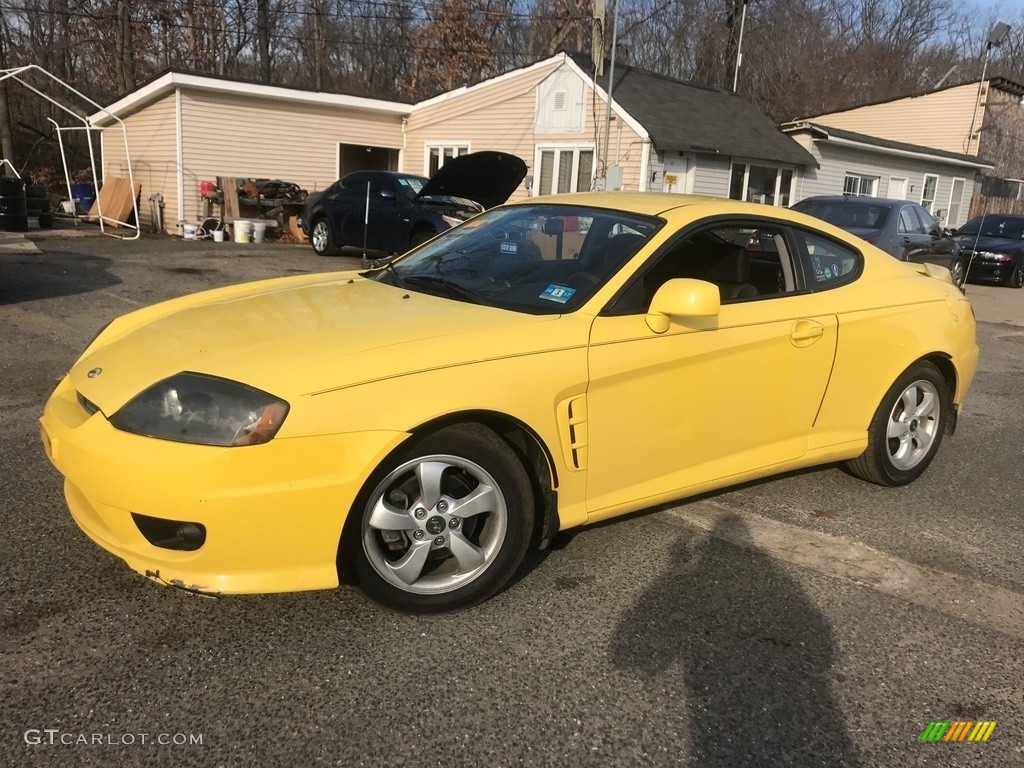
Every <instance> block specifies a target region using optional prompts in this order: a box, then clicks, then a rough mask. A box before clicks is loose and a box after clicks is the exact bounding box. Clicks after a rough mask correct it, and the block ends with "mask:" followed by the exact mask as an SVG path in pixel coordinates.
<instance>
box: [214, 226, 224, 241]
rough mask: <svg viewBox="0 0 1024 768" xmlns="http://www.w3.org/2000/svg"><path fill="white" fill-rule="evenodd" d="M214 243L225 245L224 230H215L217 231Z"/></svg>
mask: <svg viewBox="0 0 1024 768" xmlns="http://www.w3.org/2000/svg"><path fill="white" fill-rule="evenodd" d="M213 242H215V243H223V242H224V230H223V229H215V230H213Z"/></svg>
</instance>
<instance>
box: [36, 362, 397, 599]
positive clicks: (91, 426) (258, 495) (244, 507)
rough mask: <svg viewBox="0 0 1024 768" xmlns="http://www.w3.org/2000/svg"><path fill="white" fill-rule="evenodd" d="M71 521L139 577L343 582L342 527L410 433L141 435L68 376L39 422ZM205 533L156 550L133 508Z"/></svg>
mask: <svg viewBox="0 0 1024 768" xmlns="http://www.w3.org/2000/svg"><path fill="white" fill-rule="evenodd" d="M40 425H41V429H42V439H43V444H44V447H45V448H46V453H47V456H48V457H49V459H50V461H51V462H52V463H53V465H54V466H55V467H56V468H57V470H58V471H59V472H60V473H61V474H62V475H63V476H64V493H65V497H66V499H67V503H68V508H69V509H70V512H71V516H72V517H73V518H74V520H75V522H76V523H77V524H78V525H79V527H80V528H81V529H82V530H83V531H84V532H85V533H86V534H87V535H88V536H89V538H91V539H92V540H93V541H95V542H96V543H97V544H99V545H100V546H101V547H103V548H104V549H106V550H107V551H109V552H111V553H112V554H114V555H117V556H118V557H120V558H121V559H122V560H124V561H125V562H126V563H127V564H128V565H129V567H131V568H132V569H133V570H135V571H137V572H138V573H140V574H142V575H145V576H149V577H150V578H153V579H155V580H157V581H159V582H161V583H170V584H174V585H175V586H181V587H184V588H187V589H191V590H195V591H200V592H204V593H214V594H222V593H223V594H227V593H256V592H290V591H297V590H306V589H325V588H331V587H335V586H337V584H338V572H337V564H336V563H337V552H338V543H339V541H340V537H341V531H342V528H343V527H344V524H345V519H346V517H347V515H348V511H349V509H350V508H351V506H352V503H353V501H354V499H355V497H356V495H357V494H358V492H359V490H360V488H361V487H362V484H363V482H364V481H365V479H366V477H368V476H369V473H370V472H371V471H372V470H373V468H374V467H376V466H377V464H378V463H379V462H380V461H381V460H383V458H384V457H385V456H386V455H387V454H388V453H389V452H390V451H391V450H392V449H393V448H394V447H395V446H397V445H398V444H399V443H401V442H402V440H404V439H405V438H406V437H407V435H406V434H405V433H401V432H391V431H387V432H385V431H380V432H359V433H352V434H341V435H324V436H316V437H297V438H277V439H274V440H271V441H270V442H269V443H266V444H264V445H258V446H244V447H238V448H220V447H213V446H201V445H190V444H185V443H175V442H171V441H167V440H157V439H154V438H148V437H142V436H139V435H133V434H129V433H126V432H121V431H118V430H116V429H114V428H113V427H112V426H111V425H110V423H109V422H108V421H107V419H106V418H105V417H104V415H103V414H102V413H95V414H92V415H90V414H89V413H87V412H86V411H85V410H84V409H83V408H82V406H81V405H80V404H79V403H78V401H77V399H76V394H75V390H74V387H73V386H72V384H71V381H70V379H68V378H65V379H64V380H63V381H62V382H61V383H60V385H59V386H58V387H57V390H56V391H55V392H54V393H53V395H52V396H51V397H50V400H49V401H48V402H47V404H46V408H45V410H44V412H43V416H42V418H41V419H40ZM133 512H135V513H138V514H141V515H146V516H148V517H154V518H160V519H164V520H173V521H188V522H194V523H198V524H200V525H202V526H204V527H205V529H206V538H205V541H204V543H203V545H202V546H201V547H200V548H198V549H195V550H193V551H182V550H177V549H168V548H165V547H163V546H155V545H153V544H151V543H150V542H149V541H148V540H147V538H146V537H145V536H144V535H143V533H142V531H140V529H139V527H138V525H137V524H136V522H135V520H134V519H133V517H132V513H133Z"/></svg>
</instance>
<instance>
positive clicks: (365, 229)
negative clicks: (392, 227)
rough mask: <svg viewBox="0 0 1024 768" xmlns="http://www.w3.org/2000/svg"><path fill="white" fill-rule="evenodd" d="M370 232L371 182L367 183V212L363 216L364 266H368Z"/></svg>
mask: <svg viewBox="0 0 1024 768" xmlns="http://www.w3.org/2000/svg"><path fill="white" fill-rule="evenodd" d="M369 232H370V182H366V212H365V213H364V214H363V266H364V267H365V266H366V236H367V235H368V234H369Z"/></svg>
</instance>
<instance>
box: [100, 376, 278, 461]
mask: <svg viewBox="0 0 1024 768" xmlns="http://www.w3.org/2000/svg"><path fill="white" fill-rule="evenodd" d="M287 414H288V403H286V402H284V401H283V400H281V399H279V398H276V397H274V396H273V395H270V394H267V393H266V392H261V391H260V390H258V389H253V388H252V387H247V386H246V385H244V384H239V383H238V382H235V381H229V380H227V379H219V378H216V377H214V376H204V375H202V374H198V373H178V374H175V375H174V376H171V377H169V378H167V379H164V380H163V381H161V382H159V383H157V384H154V385H153V386H152V387H150V388H149V389H147V390H145V391H144V392H143V393H142V394H140V395H138V396H137V397H135V398H134V399H132V400H131V401H129V402H128V403H127V404H126V405H125V406H124V407H123V408H121V410H119V411H118V412H117V413H115V414H114V415H113V416H112V417H111V418H110V423H111V424H112V425H113V426H114V427H116V428H117V429H120V430H122V431H124V432H132V433H134V434H137V435H147V436H149V437H157V438H160V439H163V440H177V441H179V442H182V443H199V444H202V445H223V446H234V445H258V444H260V443H265V442H267V441H268V440H270V439H271V438H272V437H273V436H274V435H275V434H277V430H278V429H280V428H281V424H282V422H283V421H284V418H285V416H286V415H287Z"/></svg>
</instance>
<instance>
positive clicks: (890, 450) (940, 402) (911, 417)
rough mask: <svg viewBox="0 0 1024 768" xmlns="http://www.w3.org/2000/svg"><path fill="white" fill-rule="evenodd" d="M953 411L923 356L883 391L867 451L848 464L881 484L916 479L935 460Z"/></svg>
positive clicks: (944, 388) (946, 390)
mask: <svg viewBox="0 0 1024 768" xmlns="http://www.w3.org/2000/svg"><path fill="white" fill-rule="evenodd" d="M908 405H909V406H910V407H909V408H908ZM910 409H913V410H910ZM951 412H952V403H951V400H950V394H949V387H948V386H947V384H946V379H945V378H944V377H943V375H942V372H941V371H940V370H939V369H938V368H937V367H936V366H935V365H934V364H932V363H930V362H928V361H926V360H922V361H920V362H918V363H915V364H914V365H912V366H911V367H910V368H908V369H907V370H906V371H904V372H903V374H902V375H901V376H900V377H899V378H898V379H896V382H895V383H894V384H893V385H892V386H891V387H890V388H889V391H888V392H886V393H885V397H883V398H882V402H881V404H880V405H879V406H878V410H877V411H875V415H874V417H873V418H872V419H871V425H870V426H869V427H868V447H867V449H866V450H865V451H864V453H863V454H861V455H860V456H858V457H857V458H856V459H853V460H852V461H849V462H847V467H848V468H849V470H850V472H852V473H853V474H854V475H856V476H857V477H859V478H861V479H862V480H867V481H869V482H872V483H877V484H879V485H888V486H896V485H906V484H907V483H909V482H912V481H913V480H916V479H917V478H918V477H920V476H921V474H922V473H923V472H924V471H925V470H926V469H927V468H928V465H929V464H931V462H932V459H933V458H935V454H936V453H937V452H938V450H939V446H940V445H941V444H942V436H943V434H945V431H946V423H947V421H948V419H949V414H950V413H951ZM901 430H902V431H901ZM897 433H898V434H897Z"/></svg>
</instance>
